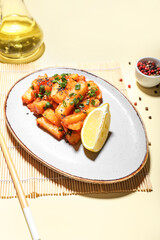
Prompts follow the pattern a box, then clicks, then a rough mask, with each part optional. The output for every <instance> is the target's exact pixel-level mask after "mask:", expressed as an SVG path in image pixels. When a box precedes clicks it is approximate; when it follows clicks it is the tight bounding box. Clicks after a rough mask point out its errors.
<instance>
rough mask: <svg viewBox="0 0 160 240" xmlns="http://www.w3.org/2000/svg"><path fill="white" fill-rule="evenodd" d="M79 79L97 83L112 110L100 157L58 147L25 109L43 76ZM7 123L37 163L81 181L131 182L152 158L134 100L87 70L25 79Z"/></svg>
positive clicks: (8, 107) (10, 98)
mask: <svg viewBox="0 0 160 240" xmlns="http://www.w3.org/2000/svg"><path fill="white" fill-rule="evenodd" d="M45 73H47V74H48V76H49V77H50V76H53V75H54V74H56V73H58V74H62V73H78V74H79V75H84V76H85V77H86V80H93V81H95V82H96V83H97V84H98V85H99V87H100V89H101V90H102V94H103V102H108V103H109V104H110V111H111V125H110V133H109V137H108V139H107V141H106V143H105V145H104V147H103V148H102V150H101V151H100V152H99V153H92V152H90V151H88V150H86V149H84V147H83V146H82V144H81V143H79V144H77V145H76V146H75V147H73V146H71V145H69V144H68V143H66V142H65V140H61V141H57V140H56V139H55V138H54V137H53V136H51V135H50V134H48V133H47V132H45V131H43V130H42V129H40V128H38V127H37V125H36V117H35V116H34V115H33V113H31V112H30V111H29V109H28V108H27V107H26V106H23V104H22V100H21V97H22V95H23V93H24V92H25V91H26V90H27V89H28V87H29V86H31V82H32V80H34V79H35V78H36V77H37V76H38V75H43V74H45ZM5 118H6V122H7V125H8V127H9V129H10V130H11V132H12V134H13V135H14V136H15V137H16V139H17V140H18V142H19V143H20V144H21V145H22V147H24V149H25V150H26V151H27V152H29V153H30V154H31V155H32V156H33V157H35V158H36V159H37V160H39V161H40V162H42V163H43V164H45V165H46V166H48V167H50V168H52V169H53V170H56V171H58V172H59V173H61V174H64V175H66V176H69V177H72V178H74V179H76V180H82V181H85V182H94V183H111V182H117V181H122V180H125V179H128V178H130V177H132V176H133V175H135V174H136V173H137V172H139V171H140V170H141V169H142V168H143V166H144V165H145V163H146V160H147V157H148V147H147V146H148V144H147V137H146V131H145V128H144V125H143V123H142V120H141V118H140V116H139V114H138V113H137V111H136V110H135V108H134V107H133V106H132V104H131V103H130V102H129V100H128V99H127V98H126V97H125V96H124V95H123V94H122V93H121V92H120V91H119V90H118V89H116V88H115V87H114V86H112V85H111V84H110V83H108V82H106V81H105V80H103V79H101V78H99V77H97V76H95V75H93V74H91V73H88V72H86V71H83V70H78V69H71V68H46V69H42V70H39V71H36V72H34V73H32V74H29V75H28V76H25V77H24V78H22V79H20V80H19V81H18V82H17V83H16V84H15V85H14V86H13V87H12V89H11V90H10V92H9V93H8V95H7V98H6V102H5Z"/></svg>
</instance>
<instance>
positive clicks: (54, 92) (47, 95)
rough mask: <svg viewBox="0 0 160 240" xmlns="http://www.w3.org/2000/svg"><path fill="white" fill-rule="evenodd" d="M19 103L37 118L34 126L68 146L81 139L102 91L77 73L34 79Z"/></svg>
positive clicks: (100, 99) (98, 103)
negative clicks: (86, 120)
mask: <svg viewBox="0 0 160 240" xmlns="http://www.w3.org/2000/svg"><path fill="white" fill-rule="evenodd" d="M22 102H23V104H24V105H26V106H27V107H28V109H29V110H30V111H31V112H33V113H34V115H35V116H36V117H37V119H36V121H37V125H38V127H40V128H42V129H44V130H45V131H47V132H48V133H50V134H51V135H53V136H54V137H55V138H56V139H57V140H61V139H63V138H65V140H66V141H67V142H69V143H70V144H71V145H74V144H76V143H78V142H79V141H80V139H81V129H82V127H83V123H84V120H85V118H86V117H87V115H88V114H89V112H91V111H92V110H93V109H95V108H96V107H98V106H99V105H100V104H101V102H102V92H101V90H100V88H99V86H98V85H97V84H96V83H95V82H94V81H92V80H89V81H86V79H85V76H80V75H78V74H76V73H75V74H68V73H63V74H54V75H53V76H51V77H48V76H47V74H45V75H44V76H38V77H37V78H36V79H34V80H33V81H32V83H31V86H30V87H29V88H28V89H27V90H26V92H25V93H24V94H23V96H22Z"/></svg>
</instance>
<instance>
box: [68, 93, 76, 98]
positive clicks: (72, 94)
mask: <svg viewBox="0 0 160 240" xmlns="http://www.w3.org/2000/svg"><path fill="white" fill-rule="evenodd" d="M76 95H77V94H76V93H70V94H69V97H72V96H76Z"/></svg>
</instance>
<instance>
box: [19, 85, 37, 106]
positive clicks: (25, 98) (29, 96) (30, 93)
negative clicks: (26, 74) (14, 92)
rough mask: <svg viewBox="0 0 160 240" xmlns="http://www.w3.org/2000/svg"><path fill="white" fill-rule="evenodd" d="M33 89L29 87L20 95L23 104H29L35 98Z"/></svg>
mask: <svg viewBox="0 0 160 240" xmlns="http://www.w3.org/2000/svg"><path fill="white" fill-rule="evenodd" d="M34 93H35V91H34V90H33V89H32V88H31V87H29V88H28V89H27V91H26V92H25V93H24V94H23V96H22V102H23V104H29V103H31V102H33V101H34V99H35V94H34Z"/></svg>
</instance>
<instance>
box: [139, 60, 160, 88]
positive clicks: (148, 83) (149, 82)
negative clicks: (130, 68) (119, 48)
mask: <svg viewBox="0 0 160 240" xmlns="http://www.w3.org/2000/svg"><path fill="white" fill-rule="evenodd" d="M145 61H153V62H155V64H156V65H157V66H160V60H159V59H157V58H153V57H146V58H141V59H139V60H138V61H137V63H136V69H135V74H136V78H137V82H138V83H139V84H140V85H142V86H143V87H146V88H150V87H155V86H156V85H158V84H159V83H160V75H159V76H153V75H150V76H148V75H145V74H143V73H142V72H141V71H140V70H139V69H138V67H137V64H138V62H145Z"/></svg>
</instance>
